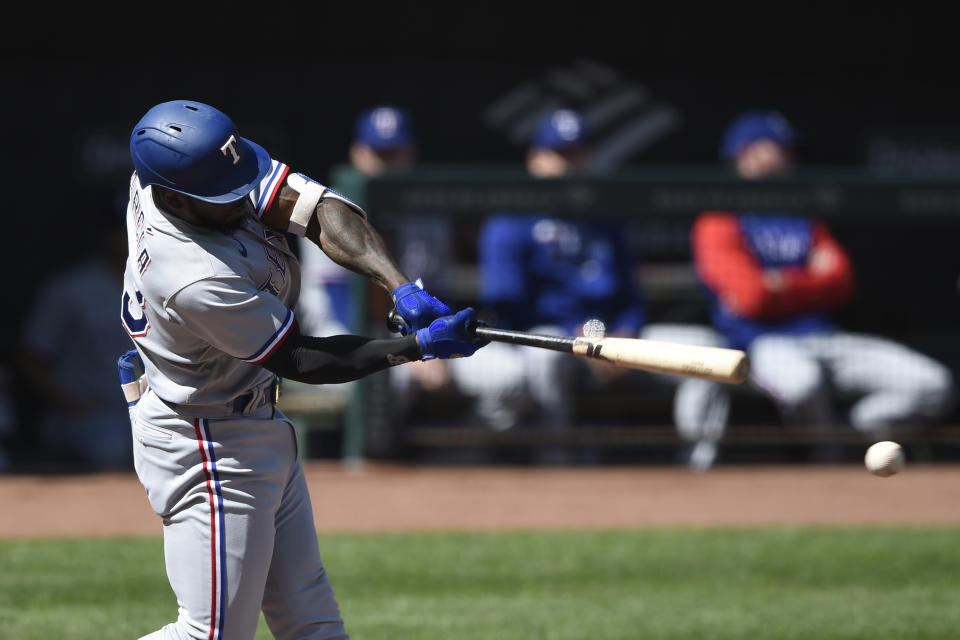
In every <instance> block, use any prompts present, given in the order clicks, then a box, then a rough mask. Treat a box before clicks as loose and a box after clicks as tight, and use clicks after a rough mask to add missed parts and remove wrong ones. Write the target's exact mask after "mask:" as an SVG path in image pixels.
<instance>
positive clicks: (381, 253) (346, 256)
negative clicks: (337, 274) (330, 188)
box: [262, 185, 410, 292]
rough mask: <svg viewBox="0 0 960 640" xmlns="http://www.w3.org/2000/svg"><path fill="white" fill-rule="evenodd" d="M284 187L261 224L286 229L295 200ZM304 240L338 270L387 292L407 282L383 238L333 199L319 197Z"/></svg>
mask: <svg viewBox="0 0 960 640" xmlns="http://www.w3.org/2000/svg"><path fill="white" fill-rule="evenodd" d="M298 195H299V194H298V193H297V191H295V190H294V189H292V188H290V187H289V186H287V185H284V186H283V187H282V189H281V191H280V193H279V195H278V197H277V199H276V201H275V204H274V206H272V207H271V209H270V210H268V211H267V212H266V214H265V215H264V216H263V218H262V219H263V222H265V223H267V224H270V225H272V226H275V227H277V228H279V229H284V230H285V229H286V221H287V220H289V219H290V212H291V211H293V206H294V204H295V203H296V200H297V197H298ZM306 237H307V238H308V239H309V240H310V241H312V242H313V243H314V244H316V245H317V246H319V247H320V248H321V249H322V250H323V252H324V253H326V254H327V255H328V256H330V259H331V260H333V261H334V262H336V263H337V264H339V265H340V266H342V267H345V268H347V269H349V270H350V271H353V272H355V273H358V274H360V275H362V276H366V277H367V278H369V279H371V280H373V281H374V282H376V283H377V284H379V285H380V286H381V287H383V288H384V289H386V290H387V291H388V292H389V291H393V290H394V289H396V288H397V287H399V286H400V285H401V284H404V283H406V282H410V278H408V277H407V276H406V275H404V273H403V272H402V271H401V270H400V267H398V266H397V264H396V262H395V261H394V259H393V257H392V256H391V255H390V253H389V251H388V250H387V246H386V243H385V242H384V241H383V237H382V236H381V235H380V234H379V233H378V232H377V230H376V229H374V228H373V227H372V226H371V225H370V223H369V222H368V221H367V219H366V218H365V217H363V216H362V215H360V214H359V213H357V212H356V211H354V210H353V209H351V208H350V206H349V205H347V204H346V203H344V202H341V201H340V200H337V199H335V198H321V200H320V202H319V203H318V204H317V212H316V215H315V216H311V218H310V223H309V225H308V226H307V233H306Z"/></svg>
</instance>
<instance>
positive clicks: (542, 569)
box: [0, 528, 960, 640]
mask: <svg viewBox="0 0 960 640" xmlns="http://www.w3.org/2000/svg"><path fill="white" fill-rule="evenodd" d="M320 547H321V551H322V553H323V556H324V561H325V562H326V565H327V569H328V571H329V573H330V575H331V579H332V581H333V584H334V588H335V589H336V592H337V597H338V599H339V601H340V605H341V609H342V611H343V614H344V617H345V619H346V621H347V629H348V631H349V632H350V633H351V636H352V638H354V640H367V639H369V640H373V639H380V638H384V639H386V638H389V639H391V640H398V639H403V638H416V639H418V640H429V639H432V638H444V639H456V640H470V639H474V638H498V639H499V638H517V639H523V640H532V639H544V640H546V639H551V640H553V639H556V640H561V639H568V638H569V639H571V640H572V639H578V640H579V639H583V638H591V639H594V638H595V639H631V640H634V639H637V638H678V639H679V638H683V639H695V638H709V639H726V638H751V639H764V640H768V639H774V638H811V639H813V638H816V639H818V640H820V639H824V638H870V639H871V640H876V639H880V638H897V639H901V638H911V639H918V638H956V637H958V635H960V604H958V603H960V530H955V529H932V530H920V529H873V530H866V529H863V530H861V529H846V528H843V529H798V530H792V529H790V530H787V529H765V530H759V531H749V530H730V529H717V530H666V529H658V530H649V531H634V532H602V533H588V532H565V533H498V534H493V533H491V534H486V533H456V534H453V533H450V534H439V533H438V534H425V535H413V534H409V535H407V534H403V535H400V534H397V535H356V536H346V535H338V536H324V537H322V538H321V540H320ZM175 615H176V602H175V600H174V598H173V595H172V594H171V593H170V591H169V587H168V586H167V583H166V578H165V574H164V568H163V558H162V548H161V543H160V541H159V540H154V539H147V540H144V539H135V540H127V539H110V540H68V541H53V540H6V541H0V637H2V638H17V639H21V640H27V639H31V638H44V639H48V638H58V639H67V638H78V639H79V638H91V639H92V638H96V639H98V640H110V639H111V638H118V639H119V638H123V639H125V640H129V639H131V638H137V637H139V636H140V635H142V634H144V633H147V632H149V631H151V630H153V629H156V628H159V627H160V626H162V625H163V624H165V623H166V622H169V621H171V620H173V618H174V617H175ZM270 637H271V636H270V634H269V632H268V631H267V629H266V627H265V625H264V624H263V622H262V621H261V627H260V630H259V632H258V634H257V638H270Z"/></svg>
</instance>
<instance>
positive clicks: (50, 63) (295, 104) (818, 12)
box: [0, 3, 960, 346]
mask: <svg viewBox="0 0 960 640" xmlns="http://www.w3.org/2000/svg"><path fill="white" fill-rule="evenodd" d="M28 11H29V10H28ZM54 13H56V14H57V15H55V16H50V15H45V16H40V15H39V14H38V16H37V19H36V20H32V21H31V20H24V21H22V22H21V23H20V24H19V25H15V26H11V27H10V29H11V31H10V33H9V35H8V38H7V39H6V40H4V41H3V42H2V43H0V52H2V59H0V82H2V86H3V89H4V98H3V100H2V106H0V116H2V118H3V120H2V126H3V131H4V140H5V154H4V160H3V162H4V165H5V169H6V171H5V173H6V175H7V176H8V183H7V186H6V189H5V192H6V195H7V207H8V209H7V212H6V214H5V215H6V219H7V225H6V238H5V240H4V250H3V252H2V253H3V256H4V263H3V264H4V270H5V272H6V273H7V275H8V278H7V279H8V291H9V297H8V300H10V301H11V302H10V303H9V304H10V305H11V306H12V307H13V309H12V312H9V313H7V314H4V316H3V321H2V333H3V335H4V336H5V341H6V342H7V346H9V343H10V342H11V340H12V336H13V335H14V333H15V331H16V326H17V322H18V314H17V313H16V311H17V310H18V309H20V308H22V307H23V305H24V304H25V302H26V300H27V299H28V298H29V297H30V295H31V293H32V291H33V289H34V287H35V285H36V282H37V281H38V279H40V278H42V277H43V276H44V275H45V274H46V273H49V272H51V271H52V270H55V269H57V268H59V267H61V266H62V265H64V264H66V263H68V262H69V260H70V259H71V258H72V257H73V256H74V255H76V254H77V253H78V252H79V251H81V250H82V248H83V246H84V244H85V243H86V242H88V241H89V238H90V237H91V235H96V234H97V233H98V228H99V226H100V225H101V224H104V223H105V218H104V217H103V216H102V215H101V214H102V213H103V210H104V209H105V208H107V207H108V206H109V205H108V204H107V203H109V202H110V198H111V197H112V196H113V195H114V194H115V193H117V192H120V193H122V192H124V191H125V188H126V178H127V175H128V173H129V170H130V167H131V165H130V162H129V158H128V157H127V156H126V147H125V145H126V136H127V135H128V133H129V130H130V128H131V127H132V125H133V124H134V123H135V122H136V120H137V119H138V118H139V117H140V115H141V114H142V113H143V112H144V111H145V110H146V109H147V108H149V107H150V106H152V105H153V104H155V103H157V102H159V101H163V100H168V99H174V98H190V99H197V100H201V101H205V102H208V103H211V104H214V105H216V106H218V107H220V108H222V109H224V110H225V111H227V112H228V113H230V114H231V116H232V117H233V118H234V120H235V121H237V123H238V124H239V125H240V128H241V131H242V132H243V133H244V135H246V136H248V137H251V138H254V139H256V140H258V141H259V142H261V143H262V144H264V145H266V146H268V148H269V149H270V150H271V152H272V153H273V155H274V156H275V157H278V158H281V159H283V160H285V161H287V162H288V163H290V164H291V165H294V166H295V167H296V168H298V169H299V170H301V171H303V172H305V173H308V174H310V175H313V176H315V177H317V178H318V179H321V180H322V179H324V178H325V177H326V176H327V175H328V172H329V171H330V169H331V168H332V167H333V166H334V165H335V164H337V163H339V162H342V161H344V160H345V157H346V148H347V145H348V143H349V140H350V134H351V128H352V122H353V118H354V117H355V115H356V114H357V113H358V112H359V111H360V110H361V109H363V108H365V107H367V106H370V105H372V104H375V103H379V102H384V101H390V102H395V103H400V104H403V105H405V106H407V107H408V108H409V109H410V110H411V112H412V114H413V116H414V119H415V121H416V123H417V128H418V132H419V137H420V142H421V158H422V160H423V161H424V162H429V163H444V162H456V163H514V162H519V161H520V159H521V157H522V141H521V140H520V138H518V137H517V135H518V134H517V131H518V129H517V128H516V127H517V126H519V125H518V120H517V119H518V118H519V116H518V115H516V114H514V120H513V121H512V122H513V125H516V126H514V128H513V129H512V130H511V129H510V126H509V125H508V124H506V122H507V120H509V118H507V120H504V119H503V118H501V120H500V121H496V118H495V117H494V114H495V112H496V111H497V107H498V106H500V107H503V102H502V101H503V100H505V99H507V98H509V97H510V96H515V95H516V93H517V92H518V91H520V90H522V89H524V88H526V89H530V87H534V88H535V92H538V95H539V96H540V99H541V100H547V99H551V100H558V101H560V102H562V103H566V104H569V105H570V106H583V105H585V104H589V103H590V98H589V96H587V95H586V94H582V93H581V94H578V93H577V87H576V77H580V78H581V80H582V79H583V78H589V77H590V76H591V74H590V71H589V70H591V69H592V70H594V71H597V70H600V71H602V72H603V74H606V76H604V77H607V78H608V79H609V78H611V77H612V78H613V80H612V82H614V83H618V86H620V87H621V89H623V88H626V89H627V90H632V91H634V92H636V91H640V92H642V93H643V95H644V96H645V98H644V100H645V102H644V105H645V106H644V107H643V108H644V109H660V110H661V112H662V113H666V114H668V118H667V121H666V124H664V123H663V122H661V125H662V126H661V127H660V129H659V130H657V131H655V132H654V133H652V134H650V135H649V136H648V138H647V139H646V141H645V142H644V143H643V144H638V145H637V146H636V148H635V149H633V151H632V152H631V153H629V154H628V155H626V156H625V157H621V158H620V161H621V162H629V163H652V164H662V163H679V164H683V163H711V164H712V163H716V162H717V144H718V137H719V133H720V131H721V130H722V128H723V126H724V125H725V124H726V123H727V122H728V121H729V119H730V118H731V117H732V116H734V115H735V114H737V113H739V112H740V111H742V110H743V109H746V108H751V107H758V106H759V107H771V108H778V109H781V110H783V111H784V113H786V114H787V115H788V117H790V119H791V120H793V122H794V123H795V125H796V126H797V127H798V129H799V131H800V133H801V136H802V137H801V147H800V151H801V159H802V161H803V162H805V163H807V164H810V165H819V164H846V165H860V164H869V163H873V164H875V165H876V166H877V167H878V169H883V168H884V167H886V168H890V167H895V168H898V169H904V168H908V169H910V168H913V169H918V170H930V171H936V172H939V173H940V174H941V175H948V176H949V175H954V173H953V172H955V175H957V176H958V177H960V168H958V167H960V159H958V158H960V121H958V117H957V114H958V106H960V105H958V96H960V94H958V92H957V89H956V80H955V73H954V70H953V68H952V66H953V62H954V59H955V54H954V53H953V52H952V51H951V50H950V42H952V39H953V38H952V34H951V32H950V27H949V23H948V22H947V21H946V20H945V18H943V17H942V16H938V15H934V14H924V13H921V12H920V10H917V9H914V8H909V9H906V8H901V9H897V10H895V11H884V12H881V11H877V10H873V11H869V12H867V11H865V10H863V9H862V8H860V7H853V6H848V5H842V4H823V5H817V4H804V5H799V4H797V5H786V6H777V7H771V6H768V7H765V8H763V9H756V8H734V9H731V8H716V7H714V8H704V7H700V6H698V5H692V4H691V5H689V6H682V5H681V6H677V5H671V8H670V9H667V8H663V7H657V6H654V7H650V6H637V7H634V8H633V9H630V10H629V11H628V10H627V9H626V8H625V7H624V6H623V5H613V4H611V5H602V4H601V5H595V4H591V5H590V6H586V5H584V4H580V5H574V6H559V5H555V4H552V5H530V6H527V7H524V8H523V11H522V12H521V11H520V7H515V6H511V5H499V6H491V5H483V6H482V7H481V6H469V5H464V6H460V7H457V8H456V10H453V9H450V8H440V7H431V6H429V5H420V6H418V7H417V8H412V7H408V6H403V7H388V8H377V7H373V6H367V5H363V6H359V5H357V6H350V7H346V6H338V7H326V6H322V5H321V6H316V5H311V7H310V8H309V9H307V8H305V7H302V6H297V5H284V6H278V7H276V8H275V10H274V11H270V12H265V11H263V8H260V10H259V11H253V12H252V13H251V14H250V15H249V16H246V15H242V14H241V13H239V10H238V9H237V7H236V6H233V5H228V4H226V3H206V4H204V5H202V6H200V5H187V4H178V3H172V4H164V5H162V6H155V7H142V6H141V7H125V8H118V7H109V6H107V5H96V4H94V5H86V6H84V7H71V8H67V9H65V10H64V11H63V12H54ZM268 13H269V15H267V14H268ZM40 18H43V19H42V20H40ZM41 24H42V28H40V27H39V26H38V25H41ZM572 77H573V80H571V78H572ZM571 83H572V84H571ZM634 95H635V94H634ZM581 103H582V104H581ZM540 104H543V102H541V103H540ZM637 109H638V111H639V110H640V107H637ZM501 111H502V109H501ZM921 226H922V225H921ZM906 228H908V229H909V225H907V227H906ZM871 233H873V234H874V235H873V239H872V240H868V239H867V238H868V236H869V234H871ZM902 233H903V230H902V228H897V229H894V231H893V232H892V233H890V232H884V231H883V230H882V229H880V230H876V229H874V230H871V229H867V228H865V229H864V230H863V233H859V232H853V231H851V232H848V236H850V240H851V241H853V242H857V241H859V242H861V243H862V244H863V245H864V246H866V247H869V246H876V244H877V243H881V244H882V243H889V244H891V246H899V247H900V251H901V253H903V254H908V253H912V254H916V256H917V257H916V258H915V259H922V260H923V261H924V264H923V265H922V267H923V268H924V269H927V268H933V267H935V266H936V263H937V260H938V258H937V256H938V255H939V253H940V252H942V251H949V250H950V248H951V247H952V240H946V239H945V238H944V236H943V234H942V233H938V232H937V230H936V229H934V230H933V231H932V232H931V233H928V234H926V235H925V236H918V237H916V238H915V239H913V240H912V241H911V242H914V244H915V245H916V246H915V247H914V248H913V249H909V250H907V249H904V248H903V244H904V243H903V242H902V240H903V236H902ZM898 242H899V245H898V244H897V243H898ZM895 269H896V268H893V267H891V274H890V277H891V278H892V279H894V280H896V279H897V278H898V277H900V273H901V272H896V271H895ZM943 277H944V278H948V279H949V280H950V287H951V290H952V287H953V280H954V279H955V275H954V274H952V273H951V274H949V275H943ZM925 317H926V319H927V321H929V320H930V317H929V314H927V316H925Z"/></svg>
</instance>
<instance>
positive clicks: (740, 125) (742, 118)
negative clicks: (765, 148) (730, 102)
mask: <svg viewBox="0 0 960 640" xmlns="http://www.w3.org/2000/svg"><path fill="white" fill-rule="evenodd" d="M757 140H772V141H773V142H776V143H777V144H779V145H782V146H784V147H793V145H794V143H795V142H796V135H795V134H794V131H793V127H792V126H790V123H789V122H787V119H786V118H784V117H783V115H782V114H781V113H780V112H779V111H770V110H760V109H755V110H752V111H747V112H745V113H742V114H740V115H739V116H737V117H736V118H734V120H733V122H731V123H730V125H729V126H728V127H727V130H726V132H725V133H724V134H723V142H722V144H721V148H720V154H721V155H722V156H723V157H724V158H728V159H729V158H733V157H734V156H736V155H737V153H739V152H740V150H741V149H743V148H744V147H745V146H746V145H748V144H750V143H752V142H756V141H757Z"/></svg>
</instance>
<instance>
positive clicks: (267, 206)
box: [260, 165, 290, 218]
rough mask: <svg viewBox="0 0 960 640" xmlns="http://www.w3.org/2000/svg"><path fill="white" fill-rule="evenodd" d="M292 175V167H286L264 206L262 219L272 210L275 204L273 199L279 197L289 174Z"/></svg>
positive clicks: (261, 214)
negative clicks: (271, 207)
mask: <svg viewBox="0 0 960 640" xmlns="http://www.w3.org/2000/svg"><path fill="white" fill-rule="evenodd" d="M288 173H290V167H288V166H286V165H285V166H284V167H283V172H282V173H281V174H280V177H279V178H278V179H277V181H276V182H275V183H274V184H273V191H272V192H271V193H270V197H269V198H268V199H267V204H265V205H264V207H263V211H262V212H261V213H260V217H261V218H263V216H264V214H266V213H267V211H268V210H269V209H270V206H271V205H272V204H273V199H274V198H276V197H277V194H278V193H280V187H281V186H282V185H283V183H284V181H285V180H286V179H287V174H288Z"/></svg>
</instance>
